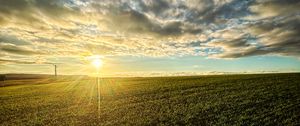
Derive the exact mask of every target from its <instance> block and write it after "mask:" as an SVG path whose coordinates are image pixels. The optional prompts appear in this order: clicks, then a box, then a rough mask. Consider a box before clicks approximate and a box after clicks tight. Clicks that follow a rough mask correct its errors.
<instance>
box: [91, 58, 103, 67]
mask: <svg viewBox="0 0 300 126" xmlns="http://www.w3.org/2000/svg"><path fill="white" fill-rule="evenodd" d="M92 64H93V65H94V66H95V67H96V68H100V67H101V66H102V60H101V59H100V58H96V59H94V60H93V61H92Z"/></svg>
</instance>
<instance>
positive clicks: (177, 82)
mask: <svg viewBox="0 0 300 126" xmlns="http://www.w3.org/2000/svg"><path fill="white" fill-rule="evenodd" d="M98 84H99V85H98ZM98 84H97V79H96V78H84V79H83V78H80V77H79V78H73V79H70V78H68V79H67V78H65V79H64V78H59V79H56V80H55V79H53V78H52V79H26V80H7V81H5V83H2V87H0V103H1V105H0V125H300V74H297V73H295V74H260V75H218V76H197V77H153V78H106V79H99V83H98ZM98 86H99V87H98ZM98 88H99V89H100V90H97V89H98ZM99 96H100V97H99Z"/></svg>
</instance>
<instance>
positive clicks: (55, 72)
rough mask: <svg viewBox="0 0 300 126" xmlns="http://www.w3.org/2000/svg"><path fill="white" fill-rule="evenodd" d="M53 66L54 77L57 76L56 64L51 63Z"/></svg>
mask: <svg viewBox="0 0 300 126" xmlns="http://www.w3.org/2000/svg"><path fill="white" fill-rule="evenodd" d="M53 66H54V75H55V77H57V65H56V64H53Z"/></svg>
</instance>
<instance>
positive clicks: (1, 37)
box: [0, 34, 31, 45]
mask: <svg viewBox="0 0 300 126" xmlns="http://www.w3.org/2000/svg"><path fill="white" fill-rule="evenodd" d="M0 43H11V44H14V45H30V44H31V43H30V42H28V41H25V40H22V39H18V38H17V37H16V36H12V35H6V34H0Z"/></svg>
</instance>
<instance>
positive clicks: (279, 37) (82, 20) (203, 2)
mask: <svg viewBox="0 0 300 126" xmlns="http://www.w3.org/2000/svg"><path fill="white" fill-rule="evenodd" d="M299 6H300V1H299V0H0V56H1V57H2V59H1V61H0V63H5V62H9V63H11V62H15V63H18V61H15V60H18V59H16V58H19V59H20V60H22V58H29V59H32V60H33V61H32V62H35V61H38V60H40V59H41V57H55V56H57V57H59V56H69V57H84V56H89V55H96V54H98V55H104V56H128V55H133V56H151V57H161V56H174V55H179V56H183V55H199V56H206V57H212V58H239V57H247V56H255V55H282V56H295V57H299V56H300V50H299V48H300V30H299V29H300V10H299ZM43 60H45V59H43ZM20 62H21V61H20Z"/></svg>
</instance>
